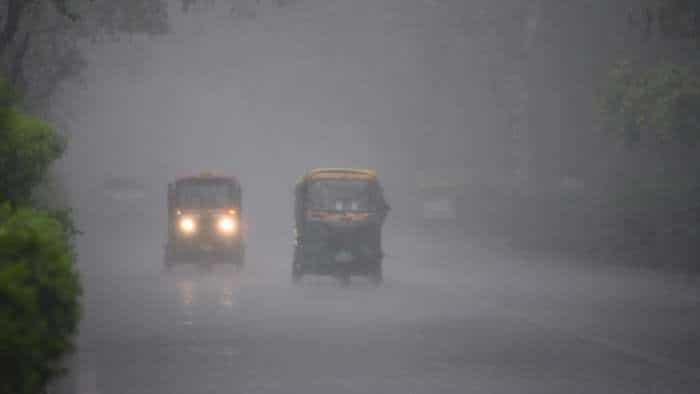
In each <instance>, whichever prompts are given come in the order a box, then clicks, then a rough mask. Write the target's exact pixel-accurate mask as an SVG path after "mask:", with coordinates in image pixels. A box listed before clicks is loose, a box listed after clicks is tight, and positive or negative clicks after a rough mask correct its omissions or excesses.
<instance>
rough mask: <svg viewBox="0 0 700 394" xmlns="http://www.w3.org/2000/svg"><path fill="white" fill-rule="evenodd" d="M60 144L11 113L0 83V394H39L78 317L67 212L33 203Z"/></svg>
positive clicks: (7, 90) (45, 128) (42, 127)
mask: <svg viewBox="0 0 700 394" xmlns="http://www.w3.org/2000/svg"><path fill="white" fill-rule="evenodd" d="M64 147H65V140H64V138H63V137H62V136H61V135H59V134H58V133H57V132H56V131H55V130H54V129H53V128H51V127H50V126H49V125H47V124H46V123H44V122H42V121H40V120H39V119H37V118H35V117H33V116H30V115H27V114H26V113H24V112H23V111H22V110H20V109H19V99H18V95H17V94H16V93H15V92H14V91H13V89H12V88H11V87H10V85H9V83H7V81H6V80H4V79H0V393H3V394H5V393H7V394H10V393H12V394H24V393H26V394H35V393H41V392H43V390H44V389H45V387H46V385H47V384H48V382H49V381H50V380H51V379H52V378H54V377H56V376H57V375H58V374H60V372H61V366H60V363H61V359H62V357H63V356H64V355H65V354H66V353H67V352H68V351H70V350H71V349H72V346H73V343H72V338H73V336H74V334H75V333H76V330H77V327H78V321H79V317H80V295H81V286H80V280H79V275H78V272H77V269H76V266H75V252H74V248H73V236H74V235H75V231H74V228H73V226H72V222H71V218H70V214H69V212H68V211H67V210H65V209H59V207H55V206H53V207H52V204H48V203H43V202H40V201H37V200H36V199H35V197H34V195H33V191H34V190H35V189H36V188H37V187H38V186H40V185H41V184H42V182H45V180H46V178H47V175H48V172H49V169H50V166H51V164H52V163H53V162H54V161H55V160H56V159H58V158H59V157H60V156H61V154H62V153H63V150H64Z"/></svg>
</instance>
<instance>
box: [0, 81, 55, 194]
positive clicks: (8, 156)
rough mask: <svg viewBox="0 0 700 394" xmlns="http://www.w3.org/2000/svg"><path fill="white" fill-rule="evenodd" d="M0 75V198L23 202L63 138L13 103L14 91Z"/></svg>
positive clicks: (44, 172)
mask: <svg viewBox="0 0 700 394" xmlns="http://www.w3.org/2000/svg"><path fill="white" fill-rule="evenodd" d="M8 85H9V84H8V83H7V82H6V81H5V80H3V79H0V104H2V102H3V101H4V102H5V105H6V106H4V107H0V200H2V201H8V202H10V203H11V204H13V205H20V204H23V203H27V202H28V201H29V200H30V198H31V193H32V190H33V189H34V187H35V186H36V185H37V184H38V183H39V182H40V181H41V180H42V179H44V177H45V175H46V172H47V171H48V168H49V166H50V165H51V163H52V162H53V161H54V160H56V159H58V158H59V157H60V156H61V154H62V153H63V150H64V148H65V138H64V137H63V136H61V135H60V134H58V133H57V132H56V131H55V130H54V129H52V128H51V127H50V126H48V125H47V124H45V123H44V122H42V121H40V120H38V119H36V118H34V117H31V116H28V115H25V114H23V113H22V112H20V111H19V110H17V109H16V108H15V107H13V106H12V104H13V103H14V100H15V97H16V94H15V93H14V92H13V90H12V89H11V88H10V87H9V86H8Z"/></svg>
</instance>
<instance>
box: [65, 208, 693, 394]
mask: <svg viewBox="0 0 700 394" xmlns="http://www.w3.org/2000/svg"><path fill="white" fill-rule="evenodd" d="M139 223H143V222H139V221H138V220H130V221H126V222H121V224H120V225H118V226H114V227H113V228H112V230H110V231H106V230H102V231H98V230H94V231H91V232H88V233H87V234H86V235H85V236H83V237H82V238H81V241H80V253H81V256H80V257H81V265H82V270H83V272H84V274H83V275H84V279H85V281H86V299H85V303H86V307H85V319H84V321H83V325H82V331H81V335H80V339H79V351H78V354H77V357H76V360H75V361H74V364H75V366H74V368H75V369H76V370H77V376H76V377H75V383H74V384H75V386H76V387H77V392H78V393H79V394H95V393H100V394H108V393H114V394H127V393H150V394H160V393H163V394H166V393H167V394H177V393H187V394H193V393H329V392H333V393H538V394H541V393H594V392H599V393H635V394H638V393H695V392H698V390H699V389H700V356H698V351H700V330H698V328H699V327H700V324H699V321H700V319H699V318H698V306H700V302H699V299H700V297H699V293H698V291H697V290H693V289H692V287H689V286H688V285H687V284H684V283H681V282H679V281H675V280H673V279H669V278H659V277H655V276H652V275H650V274H643V273H638V272H637V273H635V272H631V271H625V270H621V269H618V270H616V271H615V270H604V269H602V268H596V269H580V268H574V265H573V263H566V264H565V263H562V262H557V261H547V260H544V259H536V260H532V259H530V260H526V259H518V258H515V257H512V256H509V254H508V253H507V252H506V251H504V250H501V249H498V248H496V249H493V248H486V247H485V246H484V244H483V243H476V242H468V241H465V240H464V239H459V238H456V237H448V236H442V235H436V234H434V233H433V234H431V233H426V232H420V231H417V230H416V229H412V228H410V227H401V228H400V227H398V226H396V225H394V226H392V225H389V227H388V228H387V229H386V232H385V234H386V249H387V252H388V254H389V255H390V256H389V257H388V258H387V260H386V263H385V272H386V276H387V281H386V284H385V285H384V286H382V287H381V288H378V289H374V288H372V287H371V286H370V285H369V284H367V283H365V282H363V281H362V280H357V281H354V282H353V283H352V284H351V286H349V287H347V288H343V287H341V286H338V285H337V284H336V283H335V282H334V281H333V280H326V279H323V278H321V279H315V278H309V279H310V280H306V281H305V283H304V284H303V285H302V286H300V287H295V286H293V285H292V284H291V283H290V278H289V268H290V267H289V261H290V253H291V245H290V242H289V237H288V235H287V234H283V233H281V232H280V233H277V234H274V233H271V234H266V235H263V234H255V239H257V240H258V241H257V242H253V241H251V242H250V248H249V253H248V256H249V260H248V266H247V269H246V270H245V271H244V272H242V273H240V274H236V273H234V272H232V271H230V270H226V269H223V268H219V269H215V270H214V271H213V272H206V271H202V270H197V269H192V268H187V267H184V268H182V269H177V270H175V271H174V272H173V273H169V274H165V273H163V272H162V271H161V259H162V257H161V255H160V253H161V249H160V244H161V242H162V235H161V233H160V231H157V229H156V228H155V226H151V227H144V226H142V225H141V224H139ZM102 227H104V228H106V227H110V226H102ZM263 241H264V242H263Z"/></svg>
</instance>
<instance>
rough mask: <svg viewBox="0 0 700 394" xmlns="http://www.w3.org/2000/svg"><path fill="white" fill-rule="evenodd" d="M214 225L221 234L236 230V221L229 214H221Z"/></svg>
mask: <svg viewBox="0 0 700 394" xmlns="http://www.w3.org/2000/svg"><path fill="white" fill-rule="evenodd" d="M216 227H217V228H218V229H219V232H220V233H222V234H233V233H235V232H236V231H237V230H238V223H237V222H236V219H234V218H232V217H231V216H221V217H220V218H219V220H218V221H217V223H216Z"/></svg>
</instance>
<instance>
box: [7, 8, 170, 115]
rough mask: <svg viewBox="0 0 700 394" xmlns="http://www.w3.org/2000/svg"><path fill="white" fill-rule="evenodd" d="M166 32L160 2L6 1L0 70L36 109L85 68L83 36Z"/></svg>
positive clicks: (166, 28) (116, 36) (26, 101)
mask: <svg viewBox="0 0 700 394" xmlns="http://www.w3.org/2000/svg"><path fill="white" fill-rule="evenodd" d="M3 3H4V2H3ZM167 32H168V15H167V4H166V3H165V1H164V0H120V1H113V0H72V1H71V0H8V1H7V3H6V5H2V6H0V72H3V73H4V74H5V75H7V77H8V79H9V80H10V82H11V83H12V85H13V86H14V87H15V88H17V89H18V90H20V91H22V93H23V95H24V98H25V103H27V104H28V105H30V106H32V107H33V109H34V110H37V109H41V108H40V107H42V106H45V105H46V104H47V100H48V98H50V97H51V95H52V94H53V92H54V91H55V89H56V88H57V86H58V85H59V84H60V83H61V82H62V81H64V80H66V79H68V78H71V77H74V76H77V75H78V74H79V73H80V71H81V70H82V69H83V67H84V66H85V61H84V59H83V57H82V54H81V51H80V49H79V46H78V44H79V42H80V41H81V40H82V39H85V38H92V39H95V40H99V39H103V38H111V39H118V37H119V36H120V35H122V34H149V35H157V34H164V33H167Z"/></svg>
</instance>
